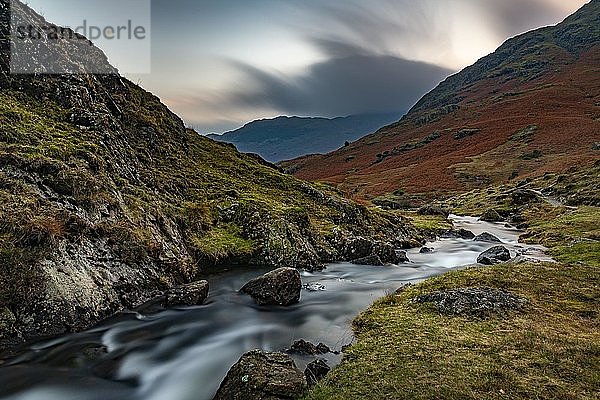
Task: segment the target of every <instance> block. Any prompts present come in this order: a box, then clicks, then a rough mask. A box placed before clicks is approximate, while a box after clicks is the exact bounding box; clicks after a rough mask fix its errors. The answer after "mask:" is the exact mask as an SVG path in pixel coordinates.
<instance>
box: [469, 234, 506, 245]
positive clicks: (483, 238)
mask: <svg viewBox="0 0 600 400" xmlns="http://www.w3.org/2000/svg"><path fill="white" fill-rule="evenodd" d="M473 240H474V241H475V242H486V243H502V240H500V239H498V238H497V237H496V236H494V235H492V234H491V233H488V232H483V233H482V234H480V235H477V236H475V237H474V238H473Z"/></svg>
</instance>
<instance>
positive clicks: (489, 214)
mask: <svg viewBox="0 0 600 400" xmlns="http://www.w3.org/2000/svg"><path fill="white" fill-rule="evenodd" d="M479 219H480V220H482V221H485V222H501V221H502V217H501V216H500V214H498V211H496V210H493V209H489V210H486V211H485V212H484V213H483V214H482V215H481V217H480V218H479Z"/></svg>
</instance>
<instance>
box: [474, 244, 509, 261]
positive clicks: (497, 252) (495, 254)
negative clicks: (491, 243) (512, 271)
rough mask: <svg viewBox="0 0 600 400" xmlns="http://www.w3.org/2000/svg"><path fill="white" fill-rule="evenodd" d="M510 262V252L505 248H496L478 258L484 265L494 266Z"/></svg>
mask: <svg viewBox="0 0 600 400" xmlns="http://www.w3.org/2000/svg"><path fill="white" fill-rule="evenodd" d="M509 260H510V251H509V250H508V249H507V248H506V247H504V246H495V247H492V248H491V249H489V250H486V251H484V252H483V253H481V254H480V255H479V257H477V262H478V263H479V264H484V265H494V264H499V263H501V262H505V261H509Z"/></svg>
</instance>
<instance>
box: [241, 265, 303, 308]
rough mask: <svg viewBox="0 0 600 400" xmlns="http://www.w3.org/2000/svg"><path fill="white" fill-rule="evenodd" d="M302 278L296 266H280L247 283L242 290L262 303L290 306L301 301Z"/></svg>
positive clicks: (258, 302)
mask: <svg viewBox="0 0 600 400" xmlns="http://www.w3.org/2000/svg"><path fill="white" fill-rule="evenodd" d="M301 290H302V280H301V279H300V272H299V271H298V270H297V269H294V268H279V269H276V270H274V271H271V272H269V273H266V274H264V275H263V276H259V277H258V278H256V279H253V280H251V281H250V282H248V283H246V284H245V285H244V287H242V288H241V289H240V292H242V293H245V294H249V295H250V296H252V298H253V299H254V301H255V302H256V303H257V304H259V305H261V306H264V305H280V306H289V305H292V304H295V303H297V302H298V301H300V291H301Z"/></svg>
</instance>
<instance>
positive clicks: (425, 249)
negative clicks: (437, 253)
mask: <svg viewBox="0 0 600 400" xmlns="http://www.w3.org/2000/svg"><path fill="white" fill-rule="evenodd" d="M419 253H421V254H430V253H433V248H432V247H422V248H421V250H419Z"/></svg>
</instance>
